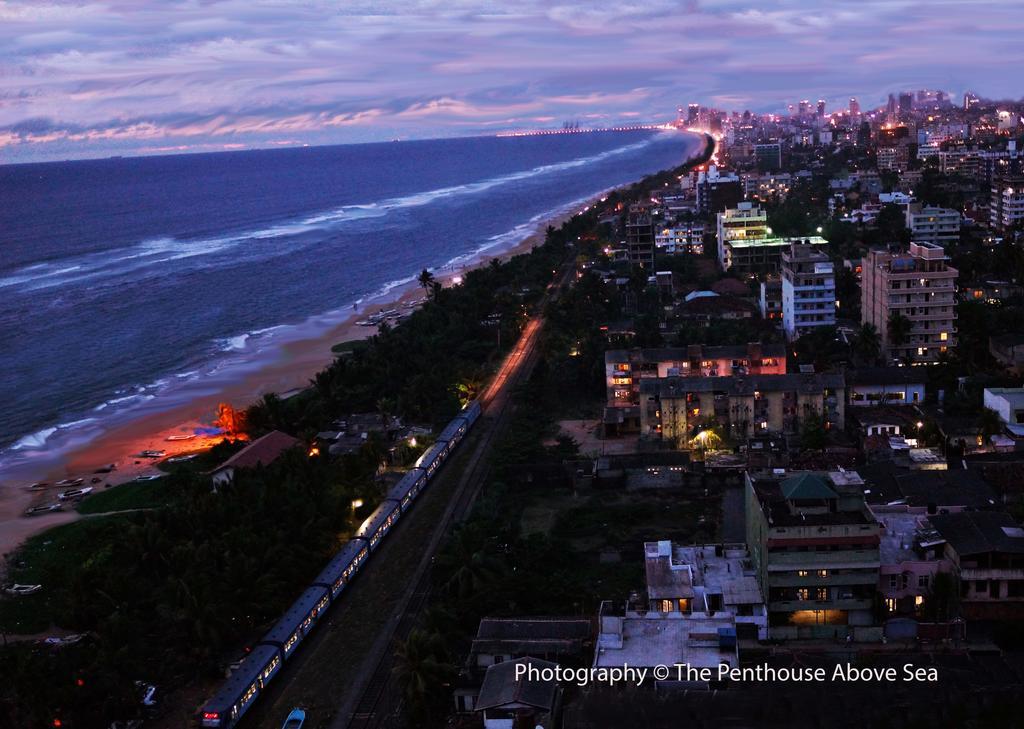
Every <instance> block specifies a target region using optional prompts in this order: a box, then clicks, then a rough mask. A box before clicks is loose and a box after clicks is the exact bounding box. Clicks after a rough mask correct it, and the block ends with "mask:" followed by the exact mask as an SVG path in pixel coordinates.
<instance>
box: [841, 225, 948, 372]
mask: <svg viewBox="0 0 1024 729" xmlns="http://www.w3.org/2000/svg"><path fill="white" fill-rule="evenodd" d="M956 278H957V270H956V269H955V268H953V267H952V266H950V265H949V257H948V256H947V255H946V253H945V251H944V250H943V249H942V246H939V245H935V244H933V243H911V244H910V248H909V250H908V251H907V252H906V253H893V252H890V251H887V250H871V251H869V252H868V255H867V257H866V258H864V259H863V263H862V272H861V287H862V292H861V321H862V322H863V323H865V324H873V325H874V326H875V328H876V329H877V330H878V332H879V334H880V335H881V338H882V349H883V351H884V352H885V354H886V356H887V357H888V358H889V359H890V360H901V361H906V362H909V363H911V364H924V363H931V362H937V361H938V359H939V355H940V354H942V353H943V352H946V351H948V350H950V349H952V348H954V347H955V346H956V342H957V338H956V302H955V296H956ZM896 314H898V315H899V317H900V318H899V319H896V320H895V321H894V320H893V317H894V315H896ZM901 324H902V325H905V326H901ZM901 329H903V331H901Z"/></svg>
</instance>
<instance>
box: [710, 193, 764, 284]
mask: <svg viewBox="0 0 1024 729" xmlns="http://www.w3.org/2000/svg"><path fill="white" fill-rule="evenodd" d="M716 220H717V230H716V233H717V235H718V262H719V264H720V265H721V266H722V268H723V269H725V270H728V269H729V267H730V266H729V264H728V261H727V258H726V244H728V243H730V242H732V241H738V240H751V239H757V240H760V239H764V238H766V237H767V236H768V214H767V213H766V212H765V211H764V209H763V208H761V207H759V206H756V205H754V203H752V202H741V203H739V204H738V205H737V206H736V207H735V208H728V209H726V210H723V211H722V212H720V213H718V215H717V216H716Z"/></svg>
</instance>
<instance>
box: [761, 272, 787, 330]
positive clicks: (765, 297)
mask: <svg viewBox="0 0 1024 729" xmlns="http://www.w3.org/2000/svg"><path fill="white" fill-rule="evenodd" d="M759 303H760V308H761V318H762V319H764V320H766V321H776V322H781V321H782V280H781V279H779V278H777V277H775V276H769V277H768V278H766V279H765V280H764V281H762V282H761V300H760V302H759Z"/></svg>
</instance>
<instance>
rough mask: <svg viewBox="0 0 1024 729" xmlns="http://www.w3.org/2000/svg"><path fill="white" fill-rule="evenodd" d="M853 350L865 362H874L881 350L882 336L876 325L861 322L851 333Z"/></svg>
mask: <svg viewBox="0 0 1024 729" xmlns="http://www.w3.org/2000/svg"><path fill="white" fill-rule="evenodd" d="M851 344H852V345H853V351H854V352H856V354H857V355H858V356H859V357H860V358H861V359H863V360H864V361H865V362H871V363H874V362H875V361H876V360H877V359H878V356H879V354H881V352H882V338H881V336H880V335H879V333H878V327H876V326H875V325H874V324H871V323H869V322H865V323H864V324H861V325H860V326H859V327H858V328H857V331H856V333H854V335H853V341H852V342H851Z"/></svg>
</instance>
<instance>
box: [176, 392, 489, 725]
mask: <svg viewBox="0 0 1024 729" xmlns="http://www.w3.org/2000/svg"><path fill="white" fill-rule="evenodd" d="M481 412H482V408H481V406H480V402H479V401H477V400H473V401H471V402H470V403H469V404H468V405H466V407H464V408H463V409H462V411H461V412H460V413H459V415H457V416H456V417H455V418H454V419H453V420H452V421H451V422H450V423H448V425H447V426H446V427H445V428H444V430H442V431H441V433H440V435H439V436H438V438H437V440H436V441H435V442H434V444H433V445H432V446H430V448H428V449H427V450H426V451H425V452H424V453H423V455H422V456H420V457H419V459H417V461H416V463H415V464H414V466H413V468H411V469H410V470H409V471H408V473H406V474H405V475H404V476H403V477H402V479H401V480H400V481H399V482H398V483H396V484H395V485H394V487H392V488H391V490H390V491H388V493H387V495H386V496H385V497H384V499H383V501H381V503H380V505H379V506H378V507H377V508H376V509H375V510H374V512H373V513H372V514H370V516H368V517H367V518H366V520H365V521H364V522H363V523H362V525H361V526H360V527H359V529H358V530H356V533H355V535H354V536H353V537H352V539H351V540H350V541H349V542H347V543H346V544H345V546H343V547H342V548H341V549H340V550H339V551H338V552H337V553H336V554H335V555H334V556H333V557H332V558H331V560H330V561H329V562H328V563H327V566H326V567H324V569H323V570H322V571H321V572H320V574H319V575H317V577H316V578H315V579H314V580H313V582H312V583H311V584H310V585H309V587H307V588H306V589H305V591H304V592H303V593H302V594H301V595H300V596H299V598H298V599H297V600H296V601H295V602H294V603H293V604H292V606H291V607H290V608H288V610H287V611H286V612H285V614H284V615H283V616H281V619H280V620H278V621H277V623H275V624H274V626H273V627H272V628H271V629H270V630H269V632H267V634H266V635H264V636H263V638H262V639H261V640H260V641H259V642H258V643H257V644H256V645H255V646H254V647H253V649H252V650H251V651H250V653H249V655H247V656H246V658H245V660H243V661H242V663H241V665H239V666H238V668H237V669H235V670H234V671H233V672H232V673H231V675H230V676H229V677H228V679H227V680H226V681H225V682H224V683H223V684H222V685H221V687H220V689H219V690H218V691H217V693H216V694H214V695H213V697H212V698H210V700H209V701H207V702H206V703H205V704H203V706H202V707H201V708H200V710H199V713H198V716H197V717H196V719H197V722H196V723H197V725H198V726H200V727H204V728H209V729H231V728H232V727H234V726H235V725H237V724H238V722H239V721H240V720H241V719H242V717H243V716H244V715H245V712H246V711H248V710H249V709H250V708H251V707H252V705H253V703H255V701H256V699H258V698H259V697H260V695H261V694H262V693H263V692H264V691H265V690H266V688H267V686H268V685H269V684H270V682H271V681H272V680H273V679H274V677H275V676H277V674H278V673H279V672H280V671H281V668H282V666H283V665H284V664H285V663H287V662H288V660H290V659H291V657H292V656H293V655H294V654H295V651H296V649H297V648H298V647H299V645H300V644H301V643H302V641H303V639H305V637H306V636H307V635H309V633H310V632H311V631H312V630H313V628H315V627H316V625H317V623H318V622H319V621H320V620H321V619H322V617H323V616H324V614H325V613H326V612H327V610H328V609H329V608H330V607H331V605H333V604H334V603H335V602H336V601H337V600H339V599H341V596H342V595H343V594H344V592H345V590H346V588H347V587H348V585H349V584H350V583H351V582H352V580H353V579H354V578H355V576H356V575H357V574H358V573H359V572H360V571H361V570H362V569H364V567H365V566H366V563H367V562H368V561H369V560H370V559H371V557H372V556H373V553H374V552H375V551H376V550H377V549H379V548H380V545H381V542H382V541H383V540H384V538H385V537H386V536H387V535H388V533H389V532H390V531H391V529H393V528H394V526H395V524H396V523H397V522H398V520H399V519H401V518H403V517H404V516H405V515H406V514H407V513H408V512H409V510H410V509H412V507H413V506H414V505H415V503H416V497H417V496H418V495H419V494H421V493H422V492H423V490H424V489H425V488H426V487H427V486H429V485H430V482H431V480H432V479H433V478H434V476H435V475H436V474H437V471H438V469H439V468H440V467H441V466H442V465H444V463H445V461H447V460H448V458H450V457H451V455H452V453H454V452H455V450H456V448H458V446H459V444H460V443H461V442H462V440H463V438H465V436H466V434H467V433H468V432H469V430H470V428H472V427H473V424H474V423H476V421H477V420H478V419H479V418H480V414H481Z"/></svg>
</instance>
